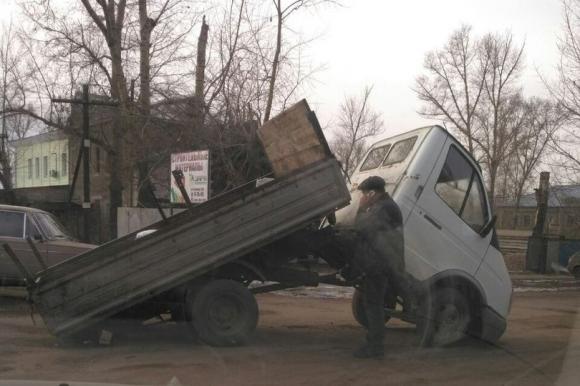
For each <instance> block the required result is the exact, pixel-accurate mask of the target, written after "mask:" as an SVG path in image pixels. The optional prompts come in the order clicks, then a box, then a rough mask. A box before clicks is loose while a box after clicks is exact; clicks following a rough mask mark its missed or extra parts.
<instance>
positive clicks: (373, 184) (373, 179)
mask: <svg viewBox="0 0 580 386" xmlns="http://www.w3.org/2000/svg"><path fill="white" fill-rule="evenodd" d="M358 190H362V191H365V192H366V191H369V190H379V191H384V190H385V180H383V179H382V178H381V177H379V176H370V177H368V178H367V179H366V180H364V181H363V182H361V183H360V184H359V186H358Z"/></svg>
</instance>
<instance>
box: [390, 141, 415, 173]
mask: <svg viewBox="0 0 580 386" xmlns="http://www.w3.org/2000/svg"><path fill="white" fill-rule="evenodd" d="M415 142H417V136H414V137H411V138H407V139H403V140H402V141H399V142H397V143H395V144H394V145H393V149H392V150H391V152H390V153H389V155H388V156H387V158H386V159H385V162H383V166H387V165H392V164H396V163H398V162H402V161H404V160H405V158H407V156H408V155H409V153H410V152H411V150H412V149H413V146H415Z"/></svg>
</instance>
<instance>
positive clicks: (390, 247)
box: [354, 193, 405, 275]
mask: <svg viewBox="0 0 580 386" xmlns="http://www.w3.org/2000/svg"><path fill="white" fill-rule="evenodd" d="M355 229H356V244H355V253H354V264H355V265H356V267H357V268H358V269H359V270H361V271H362V272H364V273H365V274H367V275H372V274H380V273H384V272H391V273H393V274H397V273H399V274H400V273H402V272H403V271H404V270H405V258H404V237H403V218H402V215H401V210H400V209H399V207H398V206H397V204H396V203H395V201H394V200H393V199H392V198H391V196H390V195H389V194H388V193H384V194H381V196H380V197H379V198H378V199H377V201H376V202H375V203H374V204H372V205H371V206H370V207H369V208H368V209H366V210H362V211H360V212H359V213H358V214H357V218H356V222H355Z"/></svg>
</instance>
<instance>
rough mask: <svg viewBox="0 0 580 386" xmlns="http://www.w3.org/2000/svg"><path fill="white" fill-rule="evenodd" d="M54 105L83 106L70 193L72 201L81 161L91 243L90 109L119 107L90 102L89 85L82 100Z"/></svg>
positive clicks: (87, 238)
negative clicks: (78, 144) (80, 131)
mask: <svg viewBox="0 0 580 386" xmlns="http://www.w3.org/2000/svg"><path fill="white" fill-rule="evenodd" d="M51 101H52V102H53V103H70V104H80V105H82V106H83V123H82V137H81V147H80V150H79V156H78V158H77V163H76V167H75V171H74V174H73V180H72V183H71V188H70V191H69V200H72V195H73V192H74V188H75V185H76V181H77V177H78V173H79V169H80V164H81V159H82V163H83V204H82V206H83V236H84V241H86V242H88V241H90V236H89V234H90V229H89V228H90V227H89V217H90V212H91V175H90V172H91V170H90V169H91V164H90V156H91V139H90V132H89V126H90V119H89V109H90V107H91V105H93V106H97V105H98V106H118V105H119V104H118V103H116V102H106V101H90V100H89V85H88V84H84V85H83V95H82V98H81V99H63V98H53V99H51Z"/></svg>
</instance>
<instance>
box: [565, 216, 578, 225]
mask: <svg viewBox="0 0 580 386" xmlns="http://www.w3.org/2000/svg"><path fill="white" fill-rule="evenodd" d="M575 220H576V219H575V218H574V216H571V215H568V221H567V224H568V225H574V223H575V222H576V221H575Z"/></svg>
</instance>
